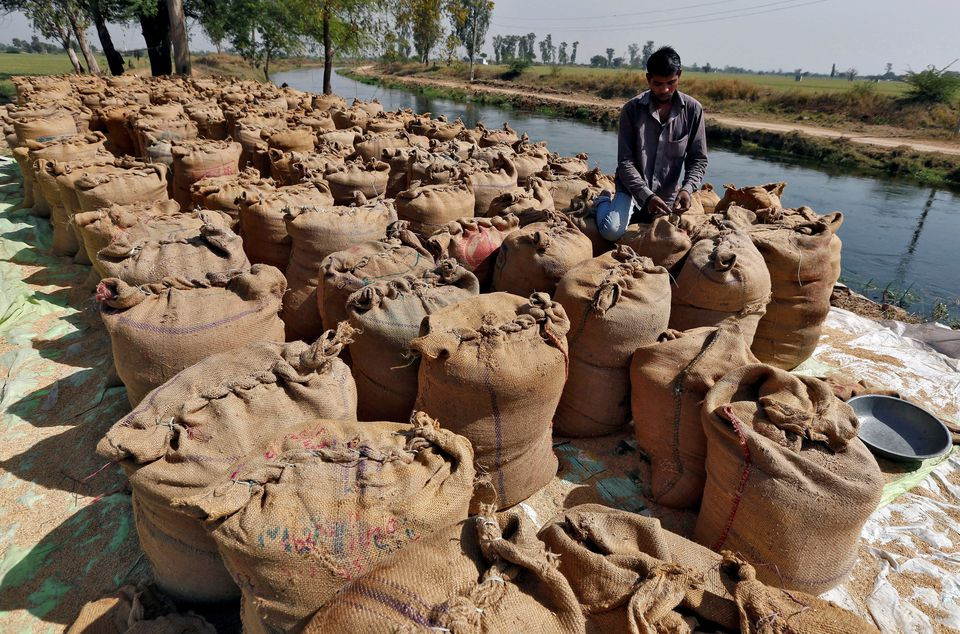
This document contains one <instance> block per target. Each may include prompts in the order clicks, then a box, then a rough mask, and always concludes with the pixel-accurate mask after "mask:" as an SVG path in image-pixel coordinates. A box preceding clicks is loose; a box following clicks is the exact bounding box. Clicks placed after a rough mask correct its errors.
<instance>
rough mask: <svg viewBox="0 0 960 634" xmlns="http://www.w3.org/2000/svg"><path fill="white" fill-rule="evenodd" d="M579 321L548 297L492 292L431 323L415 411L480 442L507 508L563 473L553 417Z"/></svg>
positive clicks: (420, 342) (416, 344) (424, 330)
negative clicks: (554, 440)
mask: <svg viewBox="0 0 960 634" xmlns="http://www.w3.org/2000/svg"><path fill="white" fill-rule="evenodd" d="M569 329H570V322H569V320H568V319H567V315H566V313H565V312H564V310H563V307H562V306H561V305H560V304H558V303H556V302H554V301H552V300H551V299H550V296H549V295H547V294H546V293H534V294H533V295H531V296H530V298H529V300H528V299H524V298H522V297H517V296H515V295H510V294H509V293H491V294H488V295H479V296H477V297H471V298H470V299H466V300H463V301H460V302H458V303H456V304H454V305H452V306H448V307H446V308H444V309H441V310H439V311H437V312H435V313H433V314H432V315H428V316H427V317H426V319H424V321H423V324H422V325H421V327H420V335H421V336H420V337H419V338H417V339H414V340H413V341H412V342H411V343H410V348H411V349H412V350H414V351H416V352H418V353H420V355H421V359H420V374H419V379H418V389H417V402H416V409H420V410H423V411H425V412H427V413H428V414H430V415H431V416H433V417H435V418H436V419H437V420H439V421H440V424H441V425H443V426H444V427H445V428H447V429H451V430H453V431H455V432H457V433H460V434H463V435H464V436H466V437H467V438H469V439H470V442H471V443H473V448H474V452H475V455H476V460H477V464H478V465H479V467H480V469H482V470H483V471H484V472H485V473H487V474H488V475H489V477H490V481H491V484H492V485H493V488H494V489H495V491H496V496H497V502H496V503H497V505H498V506H499V508H505V507H508V506H512V505H514V504H516V503H518V502H522V501H523V500H525V499H527V498H528V497H530V496H531V495H533V494H534V493H535V492H536V491H538V490H539V489H541V488H542V487H543V486H545V485H546V484H547V483H548V482H549V481H550V480H551V479H552V478H553V476H554V475H555V474H556V472H557V457H556V456H555V455H554V453H553V447H552V445H551V420H552V418H553V413H554V411H556V409H557V403H558V402H559V401H560V393H561V392H562V391H563V383H564V381H565V380H566V378H567V376H566V375H567V340H566V334H567V331H568V330H569Z"/></svg>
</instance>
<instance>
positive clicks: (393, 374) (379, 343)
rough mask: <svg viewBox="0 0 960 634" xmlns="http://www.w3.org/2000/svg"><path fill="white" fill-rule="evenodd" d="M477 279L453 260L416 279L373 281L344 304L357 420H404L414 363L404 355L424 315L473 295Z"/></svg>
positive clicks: (413, 394)
mask: <svg viewBox="0 0 960 634" xmlns="http://www.w3.org/2000/svg"><path fill="white" fill-rule="evenodd" d="M479 293H480V285H479V283H478V282H477V278H476V277H475V276H474V275H473V274H472V273H471V272H470V271H469V270H467V269H465V268H464V267H462V266H460V265H459V264H457V263H456V261H455V260H441V261H440V262H439V264H438V266H437V268H435V269H433V270H431V271H428V272H426V273H423V274H420V275H405V276H403V277H400V278H396V279H392V280H388V281H383V282H374V283H371V284H369V285H367V286H364V287H363V288H361V289H360V290H358V291H357V292H355V293H354V294H353V295H351V296H350V298H349V299H348V300H347V313H348V315H349V320H350V325H351V326H353V327H354V328H356V329H357V331H358V334H357V335H356V337H355V338H354V341H353V343H351V344H350V357H351V359H352V361H353V365H352V369H353V376H354V379H355V380H356V382H357V396H358V399H359V400H358V405H357V417H358V418H359V419H360V420H407V419H408V418H409V417H410V413H411V412H412V411H413V405H414V402H415V401H416V398H417V373H418V370H419V363H418V361H419V359H417V357H415V356H414V355H412V354H411V353H410V342H411V341H412V340H414V339H416V338H417V335H418V334H419V332H420V323H421V322H422V321H423V318H424V317H426V316H427V315H430V314H433V313H435V312H437V311H438V310H440V309H442V308H444V307H446V306H449V305H451V304H456V303H457V302H459V301H460V300H462V299H467V298H469V297H472V296H475V295H478V294H479Z"/></svg>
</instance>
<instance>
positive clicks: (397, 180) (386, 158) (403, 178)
mask: <svg viewBox="0 0 960 634" xmlns="http://www.w3.org/2000/svg"><path fill="white" fill-rule="evenodd" d="M419 151H420V150H419V149H417V148H396V149H394V150H392V151H389V150H388V151H385V152H384V153H383V154H382V155H381V156H380V157H379V158H380V160H381V161H383V162H384V163H387V164H388V165H389V166H390V177H389V178H388V179H387V191H386V196H387V198H396V196H397V194H399V193H400V192H402V191H404V190H405V189H407V187H408V186H409V184H410V179H409V178H408V177H407V164H408V163H409V162H410V156H411V155H412V154H413V153H414V152H419Z"/></svg>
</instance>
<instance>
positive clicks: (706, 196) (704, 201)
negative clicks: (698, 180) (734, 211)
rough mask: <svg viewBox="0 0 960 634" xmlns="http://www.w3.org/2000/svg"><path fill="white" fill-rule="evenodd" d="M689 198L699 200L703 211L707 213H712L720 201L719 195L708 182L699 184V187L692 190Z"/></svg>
mask: <svg viewBox="0 0 960 634" xmlns="http://www.w3.org/2000/svg"><path fill="white" fill-rule="evenodd" d="M691 198H693V199H696V200H697V201H699V203H700V206H701V207H703V213H707V214H712V213H713V212H714V211H715V210H716V208H717V205H718V204H719V203H720V197H719V196H717V192H715V191H713V185H711V184H710V183H704V184H703V185H701V187H700V189H698V190H697V191H695V192H693V196H691Z"/></svg>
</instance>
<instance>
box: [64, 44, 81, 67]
mask: <svg viewBox="0 0 960 634" xmlns="http://www.w3.org/2000/svg"><path fill="white" fill-rule="evenodd" d="M63 50H65V51H66V52H67V57H69V58H70V63H71V64H73V72H75V73H76V74H78V75H82V74H83V66H81V65H80V59H79V58H78V57H77V52H76V51H75V50H73V47H72V46H70V42H69V41H68V42H67V43H66V44H64V46H63Z"/></svg>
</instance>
